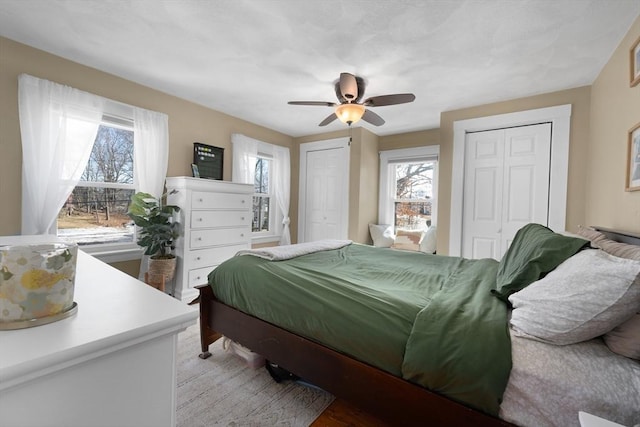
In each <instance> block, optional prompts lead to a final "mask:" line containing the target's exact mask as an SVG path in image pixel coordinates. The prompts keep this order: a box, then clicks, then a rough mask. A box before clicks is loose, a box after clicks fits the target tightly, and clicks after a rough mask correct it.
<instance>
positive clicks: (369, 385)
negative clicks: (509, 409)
mask: <svg viewBox="0 0 640 427" xmlns="http://www.w3.org/2000/svg"><path fill="white" fill-rule="evenodd" d="M198 289H199V291H200V327H201V331H202V333H201V344H202V354H201V355H200V357H201V358H206V357H208V356H210V355H211V353H209V345H210V344H211V343H213V342H214V341H215V340H216V339H218V338H219V337H220V336H221V335H220V334H224V335H225V336H227V337H229V338H230V339H232V340H234V341H236V342H238V343H240V344H241V345H243V346H246V347H248V348H250V349H251V350H253V351H255V352H256V353H258V354H260V355H262V356H264V357H265V358H266V359H267V360H269V361H270V362H272V363H276V364H278V365H280V366H282V367H284V368H286V369H287V370H289V371H291V372H293V373H294V374H296V375H297V376H299V377H300V378H303V379H304V380H305V381H308V382H310V383H312V384H314V385H317V386H318V387H320V388H322V389H324V390H326V391H328V392H330V393H332V394H333V395H335V396H337V397H339V398H341V399H344V400H346V401H349V402H351V403H352V404H354V405H356V406H358V407H360V408H361V409H363V410H364V411H366V412H368V413H370V414H372V415H374V416H377V417H379V418H380V419H384V420H387V421H389V422H390V423H391V424H392V425H402V426H412V425H420V426H424V425H434V426H462V425H464V426H511V425H512V424H510V423H507V422H506V421H503V420H500V419H498V418H495V417H492V416H489V415H486V414H484V413H482V412H479V411H476V410H473V409H471V408H468V407H466V406H464V405H462V404H460V403H457V402H455V401H453V400H450V399H448V398H446V397H444V396H441V395H438V394H436V393H433V392H430V391H429V390H427V389H425V388H423V387H419V386H417V385H415V384H412V383H410V382H408V381H405V380H403V379H401V378H398V377H395V376H393V375H391V374H388V373H386V372H384V371H382V370H380V369H378V368H374V367H372V366H370V365H368V364H365V363H363V362H360V361H357V360H355V359H352V358H350V357H348V356H346V355H344V354H341V353H339V352H336V351H334V350H332V349H329V348H327V347H324V346H322V345H320V344H318V343H316V342H313V341H311V340H308V339H306V338H303V337H301V336H298V335H296V334H293V333H291V332H289V331H286V330H284V329H282V328H279V327H277V326H274V325H272V324H270V323H268V322H265V321H262V320H260V319H257V318H255V317H253V316H250V315H248V314H245V313H242V312H240V311H238V310H236V309H234V308H232V307H229V306H227V305H225V304H223V303H221V302H220V301H218V300H216V299H215V297H214V295H213V291H212V290H211V287H210V286H208V285H205V286H200V287H198Z"/></svg>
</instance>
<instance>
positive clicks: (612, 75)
mask: <svg viewBox="0 0 640 427" xmlns="http://www.w3.org/2000/svg"><path fill="white" fill-rule="evenodd" d="M639 37H640V18H638V19H636V21H635V23H634V24H633V25H632V27H631V30H630V31H629V32H628V33H627V35H626V36H625V37H624V39H623V40H622V42H621V43H620V45H619V46H618V48H617V49H616V51H615V52H614V53H613V55H612V56H611V59H610V60H609V62H607V64H606V65H605V67H604V68H603V70H602V72H601V73H600V75H599V76H598V78H597V79H596V81H595V82H594V83H593V86H592V88H591V127H590V138H589V143H588V160H587V162H586V163H585V165H584V166H585V170H586V171H587V172H586V180H587V185H586V187H587V192H586V204H585V209H584V211H585V223H586V224H589V225H600V226H605V227H610V228H615V229H621V230H627V231H632V232H636V233H640V191H634V192H626V191H624V187H625V172H626V162H627V141H628V131H629V129H631V128H632V127H633V126H634V125H636V124H638V123H640V85H637V86H635V87H633V88H632V87H630V86H629V80H630V78H629V74H630V73H629V51H630V49H631V46H632V44H633V42H635V41H636V40H637V39H638V38H639Z"/></svg>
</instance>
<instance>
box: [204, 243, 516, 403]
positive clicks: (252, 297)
mask: <svg viewBox="0 0 640 427" xmlns="http://www.w3.org/2000/svg"><path fill="white" fill-rule="evenodd" d="M497 267H498V263H497V262H496V261H494V260H489V259H484V260H466V259H462V258H455V257H444V256H436V255H426V254H423V253H418V252H415V253H414V252H406V251H397V250H393V249H381V248H374V247H370V246H365V245H359V244H352V245H349V246H346V247H344V248H342V249H337V250H331V251H322V252H317V253H313V254H309V255H303V256H300V257H297V258H293V259H290V260H286V261H267V260H265V259H262V258H258V257H254V256H236V257H234V258H231V259H229V260H227V261H225V262H224V263H222V264H221V265H220V266H218V267H217V268H216V269H215V270H214V271H213V272H212V273H211V274H210V275H209V283H210V284H211V286H212V287H213V291H214V294H215V295H216V297H217V298H218V299H219V300H220V301H222V302H224V303H225V304H228V305H231V306H233V307H236V308H238V309H239V310H241V311H244V312H246V313H249V314H252V315H253V316H256V317H258V318H261V319H263V320H266V321H268V322H270V323H273V324H276V325H278V326H281V327H283V328H285V329H287V330H290V331H292V332H295V333H297V334H299V335H302V336H305V337H307V338H310V339H312V340H314V341H317V342H320V343H322V344H324V345H326V346H328V347H331V348H333V349H335V350H338V351H340V352H342V353H345V354H348V355H350V356H352V357H354V358H356V359H359V360H361V361H363V362H366V363H368V364H371V365H373V366H376V367H378V368H380V369H383V370H385V371H387V372H389V373H391V374H393V375H396V376H399V377H402V378H405V379H407V380H409V381H412V382H414V383H417V384H420V385H422V386H424V387H426V388H429V389H431V390H434V391H437V392H439V393H441V394H444V395H446V396H448V397H450V398H452V399H455V400H457V401H460V402H462V403H465V404H467V405H469V406H471V407H474V408H476V409H479V410H481V411H484V412H487V413H489V414H492V415H497V413H498V408H499V404H500V401H501V397H502V393H503V391H504V388H505V386H506V384H507V380H508V378H509V372H510V369H511V347H510V341H509V333H508V329H507V307H506V305H505V304H504V303H502V302H501V301H499V300H498V299H497V298H494V297H493V296H492V295H491V294H490V289H492V288H493V287H494V286H495V278H496V271H497Z"/></svg>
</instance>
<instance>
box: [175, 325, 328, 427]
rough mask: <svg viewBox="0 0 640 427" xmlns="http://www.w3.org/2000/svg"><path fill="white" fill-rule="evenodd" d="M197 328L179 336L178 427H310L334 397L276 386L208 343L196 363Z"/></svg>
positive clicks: (218, 344)
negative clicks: (206, 354)
mask: <svg viewBox="0 0 640 427" xmlns="http://www.w3.org/2000/svg"><path fill="white" fill-rule="evenodd" d="M199 334H200V329H199V325H197V324H196V325H193V326H190V327H189V328H187V330H186V331H184V332H181V333H180V334H179V335H178V362H177V364H178V395H177V400H178V408H177V425H178V427H206V426H213V425H219V426H292V427H298V426H300V427H303V426H308V425H310V424H311V423H312V422H313V421H314V420H315V419H316V418H317V417H318V416H319V415H320V414H321V413H322V411H324V410H325V409H326V408H327V406H329V404H331V402H332V401H333V396H332V395H331V394H329V393H327V392H325V391H322V390H319V389H316V388H313V387H307V386H305V385H301V384H299V383H295V382H291V381H287V382H283V383H276V382H275V381H274V380H273V379H272V378H271V376H270V375H269V373H268V372H267V370H266V369H265V368H264V367H263V368H259V369H255V370H254V369H252V368H250V367H248V366H247V365H246V364H245V362H244V361H243V360H242V359H240V358H239V357H238V356H236V355H234V354H233V353H230V352H228V351H225V350H223V349H222V340H218V341H216V342H215V343H213V344H211V346H210V347H209V350H210V351H211V354H212V355H211V357H209V358H208V359H206V360H203V359H200V358H199V357H198V355H199V354H200V335H199Z"/></svg>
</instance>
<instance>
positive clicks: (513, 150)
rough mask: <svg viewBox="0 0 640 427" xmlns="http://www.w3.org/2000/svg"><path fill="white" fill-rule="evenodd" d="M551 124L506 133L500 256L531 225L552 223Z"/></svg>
mask: <svg viewBox="0 0 640 427" xmlns="http://www.w3.org/2000/svg"><path fill="white" fill-rule="evenodd" d="M550 160H551V124H550V123H544V124H540V125H535V126H522V127H517V128H510V129H506V130H505V149H504V186H503V194H504V196H503V201H504V202H503V204H502V232H501V245H500V252H499V254H498V255H499V256H498V257H497V258H496V259H501V258H502V256H503V255H504V254H505V252H506V251H507V249H508V248H509V246H510V245H511V242H512V241H513V237H514V236H515V234H516V232H517V231H518V230H519V229H520V228H522V227H523V226H525V225H527V224H528V223H530V222H535V223H538V224H542V225H548V224H549V217H548V214H549V164H550Z"/></svg>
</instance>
